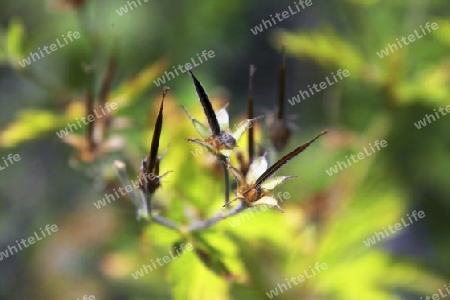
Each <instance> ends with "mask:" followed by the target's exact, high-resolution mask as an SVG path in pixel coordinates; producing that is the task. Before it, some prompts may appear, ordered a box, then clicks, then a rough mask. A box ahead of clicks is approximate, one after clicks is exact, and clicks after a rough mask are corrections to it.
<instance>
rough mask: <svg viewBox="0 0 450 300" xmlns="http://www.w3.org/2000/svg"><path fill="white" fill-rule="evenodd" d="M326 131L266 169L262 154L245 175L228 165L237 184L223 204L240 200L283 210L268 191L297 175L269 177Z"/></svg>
mask: <svg viewBox="0 0 450 300" xmlns="http://www.w3.org/2000/svg"><path fill="white" fill-rule="evenodd" d="M327 132H328V131H327V130H324V131H322V132H321V133H319V134H318V135H317V136H316V137H315V138H313V139H312V140H310V141H309V142H307V143H305V144H303V145H301V146H299V147H298V148H296V149H295V150H294V151H292V152H290V153H288V154H286V155H285V156H283V157H282V158H281V159H279V160H278V161H277V162H276V163H275V164H273V165H272V166H271V167H270V168H268V169H267V166H268V164H267V160H266V158H265V157H264V156H261V157H259V158H257V159H255V160H254V161H253V163H252V164H251V165H250V168H249V171H248V173H247V175H246V176H244V175H243V174H242V173H241V172H240V171H239V170H237V169H235V168H234V167H232V166H231V165H228V169H229V170H230V172H231V174H233V176H234V178H235V179H236V181H237V184H238V186H237V189H236V197H235V198H234V199H233V200H231V201H229V202H228V203H227V204H225V206H226V205H228V204H229V203H231V202H233V201H236V200H242V201H244V202H245V203H246V204H247V205H248V206H257V205H269V206H272V207H276V208H278V209H279V210H280V211H281V212H283V210H282V209H281V207H280V206H279V205H278V201H277V199H276V198H275V197H273V196H272V195H271V194H270V193H271V192H272V191H273V190H274V189H275V188H276V187H277V186H278V185H280V184H281V183H282V182H284V181H285V180H287V179H290V178H294V177H297V176H277V177H273V178H271V179H269V178H270V176H272V175H273V174H274V173H275V172H276V171H277V170H278V169H279V168H281V167H282V166H283V165H284V164H286V163H287V162H288V161H290V160H291V159H292V158H294V157H295V156H297V155H298V154H299V153H301V152H303V151H304V150H305V149H306V148H308V147H309V146H310V145H311V144H312V143H313V142H315V141H316V140H317V139H318V138H319V137H321V136H322V135H324V134H326V133H327Z"/></svg>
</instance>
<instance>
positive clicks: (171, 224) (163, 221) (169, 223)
mask: <svg viewBox="0 0 450 300" xmlns="http://www.w3.org/2000/svg"><path fill="white" fill-rule="evenodd" d="M151 218H152V220H153V221H155V222H156V223H158V224H160V225H162V226H165V227H167V228H170V229H173V230H175V231H178V232H179V231H180V226H179V225H178V224H176V223H174V222H172V221H170V220H168V219H166V218H164V217H161V216H160V215H156V214H154V215H151Z"/></svg>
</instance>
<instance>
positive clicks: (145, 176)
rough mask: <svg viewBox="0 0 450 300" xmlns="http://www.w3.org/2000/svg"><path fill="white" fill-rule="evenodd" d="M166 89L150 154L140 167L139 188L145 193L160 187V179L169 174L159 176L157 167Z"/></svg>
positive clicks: (159, 158)
mask: <svg viewBox="0 0 450 300" xmlns="http://www.w3.org/2000/svg"><path fill="white" fill-rule="evenodd" d="M168 91H169V88H168V87H164V89H163V95H162V101H161V106H160V108H159V113H158V117H157V118H156V122H155V129H154V131H153V137H152V143H151V146H150V153H149V155H148V156H147V158H146V159H144V160H143V161H142V166H141V168H140V172H139V187H140V188H141V189H142V190H143V191H144V192H146V193H149V194H152V193H154V192H155V191H156V190H157V189H158V188H159V187H160V186H161V182H160V179H161V178H162V177H164V176H165V175H167V174H168V173H170V172H171V171H168V172H166V173H164V174H163V175H161V176H160V175H159V165H160V162H161V159H162V156H160V157H158V149H159V139H160V137H161V131H162V126H163V107H164V98H165V97H166V94H167V92H168Z"/></svg>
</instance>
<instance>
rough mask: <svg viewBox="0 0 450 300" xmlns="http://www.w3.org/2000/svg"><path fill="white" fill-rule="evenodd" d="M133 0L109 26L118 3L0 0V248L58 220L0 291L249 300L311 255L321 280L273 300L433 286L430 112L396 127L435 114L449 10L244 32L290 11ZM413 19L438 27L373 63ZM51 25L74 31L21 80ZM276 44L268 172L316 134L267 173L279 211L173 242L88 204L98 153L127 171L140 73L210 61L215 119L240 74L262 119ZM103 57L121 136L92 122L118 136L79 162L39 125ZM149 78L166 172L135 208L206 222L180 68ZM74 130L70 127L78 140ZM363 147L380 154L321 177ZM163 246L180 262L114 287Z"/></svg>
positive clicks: (204, 67)
mask: <svg viewBox="0 0 450 300" xmlns="http://www.w3.org/2000/svg"><path fill="white" fill-rule="evenodd" d="M136 2H138V1H137V0H136ZM140 3H141V4H140V5H139V4H138V7H137V8H134V9H133V10H130V11H129V12H127V13H125V14H123V15H122V16H119V14H118V13H117V10H119V9H120V8H121V7H123V6H126V5H127V2H126V1H116V0H112V1H100V0H97V1H90V0H86V1H75V0H65V1H64V0H60V1H59V0H53V1H40V0H36V1H25V0H3V1H2V2H1V4H0V63H1V66H0V90H1V93H0V152H1V153H0V156H1V157H7V156H8V154H19V155H20V157H21V160H20V161H19V162H17V163H15V164H13V165H11V166H9V167H7V168H5V169H4V170H1V171H0V207H1V211H0V222H1V223H0V225H1V226H0V228H1V229H0V252H2V251H4V250H5V249H7V247H8V246H12V245H16V243H15V240H20V239H22V238H28V237H30V236H33V234H34V232H36V231H37V232H39V228H40V227H44V226H45V225H46V224H50V225H51V224H56V225H57V226H58V231H57V232H56V233H54V234H52V235H51V236H49V237H46V238H45V239H44V240H43V241H40V242H39V243H36V244H33V245H30V246H29V247H28V248H25V249H24V250H22V251H20V252H18V253H16V254H14V255H12V256H10V257H7V258H3V260H2V261H0V270H1V271H0V274H2V275H1V276H0V298H1V299H78V298H79V299H82V297H83V296H84V295H93V296H95V298H96V299H135V300H137V299H196V300H197V299H266V298H270V297H269V296H268V294H267V293H270V291H271V290H273V289H275V288H277V287H278V286H279V285H280V284H286V278H287V279H289V278H291V277H292V276H294V277H297V276H299V275H301V274H303V273H304V270H307V271H309V270H310V266H314V264H316V262H319V263H323V262H324V263H326V264H327V265H328V268H327V269H326V270H324V271H323V272H321V273H319V274H317V275H316V276H314V277H312V278H310V279H307V280H306V281H304V282H302V283H300V284H298V285H293V286H292V288H290V289H288V290H287V291H284V292H282V293H280V295H279V296H276V298H277V299H345V300H349V299H364V300H367V299H374V300H375V299H380V300H381V299H420V297H423V299H425V297H426V295H430V296H431V295H433V294H439V292H438V291H439V289H441V290H442V291H443V292H445V285H447V286H448V285H449V279H450V255H449V250H450V236H449V226H450V218H449V217H448V214H449V209H450V185H449V179H450V156H449V153H450V136H449V134H448V133H449V125H450V117H449V116H441V117H440V119H438V120H436V121H434V122H430V123H429V124H427V125H426V126H425V127H422V128H421V129H417V127H416V126H415V125H414V123H417V122H418V121H419V120H422V119H424V118H425V115H426V114H434V111H433V110H434V109H436V110H438V109H439V108H445V107H446V106H447V105H450V100H449V99H450V60H449V59H448V53H449V48H450V19H449V14H450V2H448V1H445V0H429V1H415V0H414V1H411V0H409V1H406V0H395V1H387V0H384V1H383V0H340V1H339V0H329V1H323V0H322V1H319V0H313V1H312V3H313V4H312V5H311V6H310V7H307V8H305V9H303V10H302V11H301V12H299V13H297V14H295V15H291V16H290V17H289V18H288V19H286V20H283V21H281V22H277V24H276V25H274V26H272V27H270V28H268V29H265V30H264V31H262V32H261V33H259V34H257V35H254V34H253V33H252V31H251V30H250V29H251V28H254V27H255V26H258V25H260V24H261V22H262V20H263V19H264V20H268V19H269V17H270V15H274V14H275V13H281V12H283V11H286V10H288V7H289V6H291V7H292V8H293V9H294V10H295V8H294V3H293V1H284V0H282V1H281V0H280V1H254V0H249V1H238V0H229V1H194V0H185V1H172V0H168V1H154V0H149V1H147V2H145V1H144V0H140ZM427 22H431V23H432V22H436V23H437V24H438V26H439V28H438V29H436V30H434V31H432V32H430V33H429V34H427V35H425V36H423V37H422V38H420V39H418V40H416V41H415V42H412V43H410V44H409V45H407V46H404V47H403V48H401V49H399V50H398V51H393V52H391V53H390V54H389V55H387V56H385V57H384V58H380V57H379V55H377V52H379V51H381V50H382V49H385V48H386V47H387V45H388V43H391V44H393V43H396V39H397V38H398V39H401V37H403V36H405V37H406V36H408V35H410V34H414V31H415V30H418V31H419V32H420V30H421V29H420V28H421V26H422V27H424V26H425V24H426V23H427ZM69 31H72V32H75V31H78V32H79V33H80V36H81V38H80V39H78V40H74V41H73V42H69V43H68V44H67V45H66V46H65V47H63V48H61V49H58V50H57V51H55V53H51V54H48V55H45V56H44V57H43V58H41V59H39V60H37V61H36V62H33V63H32V64H31V65H29V66H27V67H25V68H22V67H21V66H20V65H19V64H18V62H19V61H21V60H22V59H23V58H25V57H26V56H27V55H28V54H29V53H30V51H31V52H36V51H37V49H38V47H41V48H42V47H43V46H44V45H50V44H52V43H54V42H55V40H56V39H57V38H60V39H61V37H62V35H63V34H64V35H66V34H67V32H69ZM283 45H285V46H286V49H287V62H286V64H287V84H286V93H285V95H286V99H285V106H286V112H287V114H286V119H293V118H294V117H295V120H293V121H292V122H293V123H294V124H295V130H294V132H293V133H292V138H291V141H290V142H289V143H288V145H287V147H286V148H284V149H283V150H282V151H281V152H279V153H273V152H272V153H271V154H270V155H269V157H270V158H271V159H272V163H273V159H274V158H278V157H281V156H282V155H283V154H285V153H287V152H289V151H290V150H291V149H294V148H295V147H297V146H298V145H300V144H301V143H303V142H306V141H307V140H309V139H310V138H312V137H313V136H314V135H315V134H316V133H317V132H319V131H320V130H322V129H324V128H329V129H330V133H329V134H328V135H326V136H325V137H323V138H322V139H321V140H319V141H318V142H316V143H315V144H313V145H312V146H311V147H310V148H308V149H307V150H306V151H305V152H304V153H302V154H300V155H299V156H298V157H297V158H295V159H294V160H293V161H292V162H290V163H289V164H288V165H286V166H285V167H283V168H282V169H281V170H280V171H279V172H277V174H279V175H294V174H295V175H298V176H299V177H298V178H297V179H294V180H290V181H288V182H286V183H285V184H283V185H282V186H280V187H279V188H277V190H276V191H275V194H276V193H278V192H288V193H289V195H290V198H289V199H287V200H284V201H283V202H282V203H280V205H281V206H282V207H283V209H284V210H285V213H284V214H281V213H279V212H278V211H276V210H269V211H265V212H262V213H261V214H257V215H256V214H255V215H254V216H250V217H249V215H248V214H247V217H248V219H245V218H244V217H243V215H237V216H234V217H233V218H230V219H226V220H222V221H221V222H220V223H218V224H216V225H215V226H212V227H210V228H208V229H206V230H202V231H199V232H196V233H195V234H189V233H179V232H175V231H172V230H170V229H167V228H165V227H163V226H161V225H159V224H156V223H153V222H150V223H146V222H142V221H137V220H136V216H135V208H134V206H133V204H132V202H131V201H130V198H129V197H128V196H125V197H121V198H120V199H118V200H116V201H114V202H113V203H111V204H108V205H106V206H105V207H102V208H100V209H97V208H96V207H95V206H94V205H93V203H94V202H96V201H98V200H100V199H102V197H103V196H104V194H105V193H111V192H112V191H113V189H114V188H117V187H118V186H119V185H120V183H119V181H118V180H117V178H116V177H115V175H114V172H113V168H112V164H113V161H114V160H115V159H120V160H123V161H125V162H126V163H127V168H128V173H129V177H130V178H135V176H136V175H137V172H138V168H139V166H140V164H141V160H142V158H143V157H145V156H146V155H147V152H148V149H149V145H150V141H151V134H152V132H153V125H154V122H155V119H156V114H157V109H158V107H159V103H160V99H161V96H160V95H161V91H162V88H161V87H157V86H156V85H155V84H154V82H153V81H154V80H156V78H157V77H159V76H161V75H163V74H164V72H165V71H171V70H172V66H177V65H178V64H185V63H187V62H189V61H190V59H191V58H196V57H197V53H201V52H202V51H203V50H207V51H208V50H213V51H214V53H215V57H214V58H211V59H210V60H208V61H207V62H205V63H203V64H201V65H200V66H198V67H196V69H195V73H196V75H197V77H198V78H199V80H200V81H201V82H202V84H203V86H204V87H205V89H206V91H207V92H208V93H209V95H210V97H211V98H212V100H213V105H214V107H215V108H216V109H218V108H219V106H220V103H222V104H223V103H225V102H230V105H229V109H228V111H229V112H230V118H231V123H232V124H234V123H236V122H238V121H239V120H241V119H242V118H243V117H244V116H245V112H246V103H247V93H248V67H249V64H254V65H255V66H256V68H257V71H256V73H255V77H254V88H253V90H254V99H255V111H256V115H260V114H264V115H266V116H267V115H268V114H269V113H268V112H269V111H270V110H273V109H274V108H275V107H276V105H277V95H278V91H277V90H278V70H279V67H280V64H281V52H280V49H281V47H282V46H283ZM114 54H115V55H117V69H116V73H115V74H114V77H113V79H112V82H111V90H112V91H111V94H110V97H109V98H108V100H109V101H116V102H117V103H119V109H118V110H117V111H115V112H114V114H115V116H114V120H115V121H117V123H120V124H122V125H123V126H119V127H114V128H111V129H110V130H109V131H108V132H107V138H110V137H113V138H114V137H117V138H118V139H120V140H119V141H120V142H118V143H117V144H115V145H116V146H117V147H116V148H115V149H114V150H113V151H106V150H105V153H100V154H99V155H98V156H97V157H96V158H95V159H93V160H89V159H88V160H86V159H84V160H83V159H82V158H83V157H81V158H80V154H81V155H82V154H83V153H84V152H83V151H85V150H82V151H80V149H81V148H82V147H83V146H79V147H78V149H77V147H74V146H73V145H69V144H68V143H65V142H63V141H62V140H61V139H60V138H58V136H57V135H56V132H59V130H61V129H62V128H64V127H65V126H66V125H67V123H71V122H74V121H75V120H76V118H80V117H81V116H82V115H83V106H84V104H83V101H84V96H85V91H86V87H87V85H88V82H89V81H90V80H91V79H93V81H94V84H95V88H96V94H98V90H99V89H100V85H101V82H102V79H103V78H104V77H105V72H106V69H107V65H108V60H109V58H110V57H111V55H114ZM338 69H343V70H344V69H347V70H349V72H350V76H349V77H348V78H345V79H343V80H342V81H339V82H338V83H336V84H335V85H333V86H331V87H329V88H327V89H325V90H323V91H321V92H319V93H316V94H315V95H313V96H311V97H309V98H307V99H305V100H303V101H301V102H300V103H298V104H296V105H294V106H291V105H290V104H289V103H288V99H291V98H292V97H294V96H296V95H297V94H298V93H299V90H302V91H304V90H307V88H308V85H312V84H314V83H316V84H319V83H320V82H321V81H324V79H325V77H326V76H330V74H331V73H332V72H334V73H336V71H337V70H338ZM89 70H91V71H92V72H90V71H89ZM167 85H168V86H170V88H171V90H170V92H169V95H168V97H167V99H166V103H165V110H164V125H163V131H162V137H161V146H160V152H162V151H163V150H164V149H165V148H166V145H168V144H169V146H168V152H167V156H166V157H165V158H164V160H163V161H162V166H161V171H162V172H165V171H166V170H173V172H172V173H171V174H169V175H168V176H167V177H165V178H164V179H162V184H163V186H162V188H161V189H159V190H158V191H157V193H156V195H155V197H154V199H153V202H154V203H153V204H154V205H155V207H156V208H157V209H158V210H160V213H161V215H163V216H165V217H167V218H168V219H171V220H174V221H176V222H177V223H180V224H189V223H192V222H195V221H196V220H202V219H206V218H208V217H210V216H212V215H214V214H215V213H217V212H218V211H220V210H221V207H222V204H223V178H222V174H221V171H220V169H218V170H217V165H215V164H214V158H211V156H209V155H207V154H201V155H198V156H194V155H193V154H192V153H191V151H193V150H194V149H195V148H196V146H195V145H194V144H190V143H188V142H187V141H186V140H185V139H186V138H188V137H198V135H197V134H196V133H195V131H194V130H193V128H192V125H191V123H190V121H189V119H188V118H187V117H186V116H185V115H184V113H183V111H182V109H181V105H185V106H186V107H187V109H188V110H189V111H190V112H191V113H192V114H193V115H194V116H196V117H197V118H199V119H203V112H202V110H201V107H200V105H199V101H198V98H197V95H196V93H195V89H194V87H193V86H192V81H191V79H190V78H189V77H187V76H185V75H180V76H178V77H176V78H174V79H172V80H171V81H169V82H168V83H167ZM261 123H262V124H261V126H259V125H258V126H257V127H256V131H257V136H258V137H259V141H260V143H261V145H262V146H263V147H264V148H265V149H271V146H270V141H269V140H268V139H267V136H266V135H265V133H267V131H268V127H267V126H270V124H269V125H267V122H266V121H262V122H261ZM84 132H85V128H82V129H80V130H78V131H77V132H75V134H78V135H79V137H80V139H81V137H82V136H83V133H84ZM245 140H246V137H244V138H243V141H242V143H241V144H240V145H241V146H242V145H243V146H244V147H243V148H245ZM376 140H386V141H387V142H388V146H387V147H386V148H382V149H381V150H380V151H379V152H376V153H374V155H372V156H370V157H367V158H365V159H364V160H361V161H359V162H358V163H355V164H353V165H352V166H350V167H348V168H346V169H344V170H342V171H339V172H338V173H337V174H334V175H332V176H329V175H328V174H327V172H326V170H329V168H331V167H333V166H335V165H336V163H337V161H345V157H346V156H349V155H351V154H357V153H358V152H361V151H363V148H364V147H368V145H369V143H372V144H373V143H374V142H375V141H376ZM83 149H84V148H83ZM108 150H110V149H108ZM0 165H1V166H4V162H3V159H2V160H0ZM231 182H232V185H233V186H234V180H232V181H231ZM231 195H234V191H231ZM414 210H417V211H421V210H422V211H424V213H425V215H426V216H425V218H423V219H420V220H419V221H417V222H415V223H413V224H411V226H408V227H407V228H404V229H402V230H400V231H399V232H397V233H396V234H393V235H391V236H389V237H388V238H386V239H383V240H381V241H380V242H377V243H376V244H375V245H372V246H370V247H367V246H366V245H365V244H364V241H366V240H367V238H370V237H372V236H373V235H374V233H375V232H380V231H382V230H384V229H383V228H384V227H386V228H387V227H388V226H389V225H395V224H396V223H398V222H401V219H402V218H405V220H406V215H407V214H411V212H412V211H414ZM242 214H245V212H244V213H242ZM239 220H240V221H239ZM239 222H240V224H238V223H239ZM179 242H185V243H187V242H190V243H192V244H193V245H194V249H195V250H194V251H188V252H186V253H185V254H183V255H182V256H180V257H179V258H177V259H176V260H173V261H171V262H170V263H167V264H165V265H164V266H161V267H158V268H157V269H156V270H154V271H153V272H149V274H146V275H144V276H143V277H142V278H139V279H137V280H135V279H134V278H133V277H132V276H131V274H132V273H134V272H136V271H138V270H139V269H140V268H141V267H142V265H146V264H150V262H151V260H156V258H162V257H164V256H165V255H168V253H169V251H170V249H171V247H173V245H174V243H179ZM439 299H440V298H439Z"/></svg>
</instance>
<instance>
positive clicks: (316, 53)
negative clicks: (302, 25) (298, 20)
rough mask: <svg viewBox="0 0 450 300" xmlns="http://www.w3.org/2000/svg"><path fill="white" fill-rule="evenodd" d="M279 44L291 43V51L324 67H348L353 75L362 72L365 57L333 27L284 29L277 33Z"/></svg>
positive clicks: (289, 49) (289, 50) (289, 48)
mask: <svg viewBox="0 0 450 300" xmlns="http://www.w3.org/2000/svg"><path fill="white" fill-rule="evenodd" d="M277 44H278V45H289V47H288V49H287V50H288V52H289V53H291V54H293V55H297V56H299V57H302V58H310V59H312V60H314V61H316V62H317V63H319V64H320V65H322V66H323V67H326V68H329V67H333V68H342V69H348V70H349V71H350V73H351V74H352V76H351V77H354V76H353V75H360V74H362V71H363V66H364V59H363V58H362V56H361V55H360V53H359V51H358V50H357V49H356V48H355V47H354V46H353V45H352V44H351V43H349V42H347V41H346V40H345V39H344V38H343V37H341V36H339V35H338V34H336V33H335V32H334V31H333V30H332V29H329V28H327V29H325V30H321V31H316V32H313V33H303V32H298V33H290V32H286V31H283V32H281V33H279V34H278V35H277ZM354 78H356V76H355V77H354Z"/></svg>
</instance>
